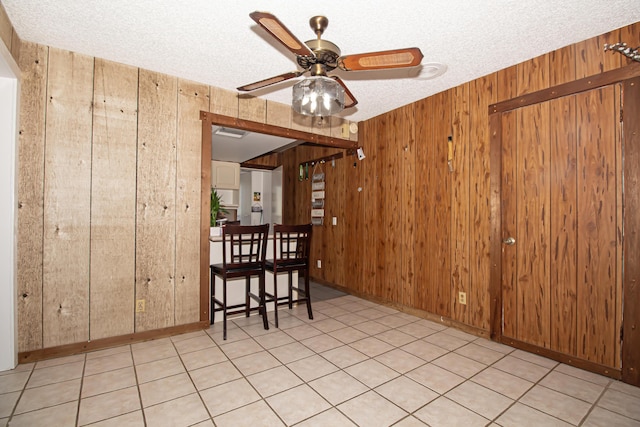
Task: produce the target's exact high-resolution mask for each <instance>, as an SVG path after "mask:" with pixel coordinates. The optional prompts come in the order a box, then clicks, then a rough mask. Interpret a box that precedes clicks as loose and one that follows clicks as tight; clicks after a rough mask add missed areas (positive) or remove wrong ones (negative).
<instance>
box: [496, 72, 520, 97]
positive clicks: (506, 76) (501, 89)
mask: <svg viewBox="0 0 640 427" xmlns="http://www.w3.org/2000/svg"><path fill="white" fill-rule="evenodd" d="M518 71H519V69H518V65H513V66H511V67H509V68H505V69H502V70H500V71H498V73H497V74H498V76H497V78H498V94H497V98H496V101H497V102H501V101H506V100H508V99H512V98H515V97H517V96H518Z"/></svg>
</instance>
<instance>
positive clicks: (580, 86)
mask: <svg viewBox="0 0 640 427" xmlns="http://www.w3.org/2000/svg"><path fill="white" fill-rule="evenodd" d="M638 76H640V62H633V63H631V64H629V65H627V66H625V67H622V68H616V69H615V70H611V71H607V72H605V73H600V74H596V75H595V76H590V77H585V78H582V79H579V80H574V81H572V82H568V83H563V84H561V85H557V86H553V87H550V88H547V89H541V90H539V91H537V92H532V93H528V94H526V95H522V96H519V97H517V98H512V99H507V100H506V101H501V102H498V103H496V104H491V105H489V115H491V114H496V113H504V112H507V111H511V110H515V109H516V108H521V107H527V106H529V105H534V104H539V103H541V102H545V101H551V100H552V99H556V98H561V97H563V96H568V95H575V94H576V93H580V92H586V91H589V90H593V89H597V88H599V87H603V86H609V85H612V84H615V83H620V82H623V81H625V80H628V79H632V78H634V77H638Z"/></svg>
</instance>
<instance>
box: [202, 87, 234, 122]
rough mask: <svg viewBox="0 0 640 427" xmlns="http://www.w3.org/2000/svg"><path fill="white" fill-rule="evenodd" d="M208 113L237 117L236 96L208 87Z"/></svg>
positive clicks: (228, 91) (226, 91)
mask: <svg viewBox="0 0 640 427" xmlns="http://www.w3.org/2000/svg"><path fill="white" fill-rule="evenodd" d="M209 94H210V99H209V111H210V112H211V113H214V114H222V115H224V116H229V117H238V94H237V92H232V91H230V90H225V89H221V88H219V87H215V86H210V87H209Z"/></svg>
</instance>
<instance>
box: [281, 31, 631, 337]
mask: <svg viewBox="0 0 640 427" xmlns="http://www.w3.org/2000/svg"><path fill="white" fill-rule="evenodd" d="M616 41H625V42H627V43H628V44H629V45H630V46H636V45H639V44H640V23H636V24H634V25H631V26H628V27H625V28H622V29H619V30H615V31H612V32H610V33H607V34H604V35H601V36H598V37H594V38H592V39H589V40H585V41H583V42H580V43H576V44H574V45H571V46H567V47H565V48H562V49H559V50H556V51H553V52H550V53H548V54H545V55H542V56H540V57H537V58H533V59H531V60H528V61H525V62H523V63H520V64H517V65H515V66H512V67H509V68H507V69H504V70H500V71H498V72H496V73H493V74H490V75H487V76H484V77H482V78H479V79H476V80H473V81H471V82H468V83H465V84H463V85H460V86H458V87H455V88H452V89H450V90H447V91H445V92H442V93H439V94H437V95H434V96H431V97H428V98H426V99H423V100H420V101H418V102H415V103H413V104H411V105H407V106H404V107H402V108H399V109H397V110H394V111H390V112H388V113H386V114H383V115H380V116H378V117H375V118H372V119H370V120H367V121H365V122H363V123H360V139H359V141H360V142H359V143H360V145H362V146H363V147H364V151H365V154H366V156H367V157H366V159H364V160H363V161H362V162H359V161H357V160H353V159H354V158H353V157H346V158H345V159H344V160H340V161H338V162H336V163H339V166H337V167H336V168H335V169H329V173H328V174H329V178H328V180H329V181H330V182H331V185H329V186H328V188H327V201H326V209H325V211H326V212H327V213H328V214H327V216H328V217H329V221H326V222H325V224H324V225H323V226H322V227H315V228H314V237H313V238H314V239H315V240H316V242H314V245H313V252H312V258H313V259H314V267H313V271H312V275H313V276H314V277H315V278H317V279H320V280H323V281H327V282H330V283H334V284H335V285H338V286H340V287H343V288H346V289H350V290H352V291H354V292H357V293H360V294H363V295H366V296H369V297H371V298H374V299H382V300H384V301H387V302H390V303H394V304H398V305H403V306H405V307H407V308H413V309H419V310H424V311H425V312H428V313H431V314H434V315H438V316H443V317H444V318H449V319H453V320H454V321H456V322H460V323H461V324H465V325H468V326H469V327H472V328H476V330H477V331H478V332H480V333H482V332H484V333H487V332H488V331H489V328H490V324H489V322H490V300H489V277H490V270H491V265H490V252H489V251H490V239H489V237H490V217H491V211H490V209H491V206H490V179H489V178H490V172H491V171H490V155H491V153H490V141H489V112H488V107H489V105H490V104H492V103H495V102H499V101H503V100H507V99H511V98H514V97H516V96H520V95H523V94H527V93H531V92H534V91H537V90H540V89H544V88H548V87H552V86H555V85H558V84H561V83H566V82H571V81H574V80H576V79H579V78H582V77H586V76H590V75H594V74H597V73H601V72H604V71H608V70H611V69H615V68H619V67H621V66H624V65H626V64H627V62H628V61H627V60H626V59H625V58H623V57H622V56H621V55H619V54H614V53H612V52H604V51H603V49H602V45H603V44H604V43H612V42H616ZM525 132H526V130H525ZM449 135H452V137H453V162H452V165H453V171H452V172H450V171H449V170H448V167H447V137H448V136H449ZM569 137H571V135H569ZM317 155H318V149H317V148H312V147H305V146H300V147H297V148H296V149H294V150H291V151H289V152H287V153H285V156H284V163H285V165H287V167H286V168H285V179H286V182H287V186H285V191H286V192H287V196H286V197H285V200H290V202H288V203H287V204H286V206H285V211H284V215H285V219H286V220H287V221H291V222H304V221H308V220H309V215H308V210H309V192H308V187H309V184H308V183H306V182H298V181H297V169H296V168H297V164H298V163H299V162H304V161H305V160H308V159H312V158H314V157H316V156H317ZM354 163H355V165H356V166H355V167H354V166H353V164H354ZM331 175H335V176H336V178H335V179H334V178H332V177H331ZM358 188H361V191H358ZM339 206H344V209H342V210H340V208H339ZM335 212H337V215H336V214H335ZM331 215H334V216H337V217H338V225H337V226H331V225H330V223H331V221H330V217H331ZM318 241H320V243H319V242H318ZM336 253H344V257H343V262H342V263H341V264H340V263H339V262H336V261H335V260H334V261H331V260H333V257H334V256H335V255H334V254H336ZM316 259H322V260H323V265H327V266H328V265H335V266H337V267H340V266H341V267H342V268H343V271H329V268H326V269H323V270H318V269H317V268H315V260H316ZM330 263H333V264H330ZM458 292H465V293H466V294H467V304H466V305H461V304H459V303H458ZM557 292H562V291H561V290H557Z"/></svg>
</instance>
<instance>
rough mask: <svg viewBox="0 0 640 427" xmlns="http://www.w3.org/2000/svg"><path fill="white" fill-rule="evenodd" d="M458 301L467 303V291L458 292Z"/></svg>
mask: <svg viewBox="0 0 640 427" xmlns="http://www.w3.org/2000/svg"><path fill="white" fill-rule="evenodd" d="M458 302H459V303H460V304H462V305H467V293H466V292H458Z"/></svg>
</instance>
